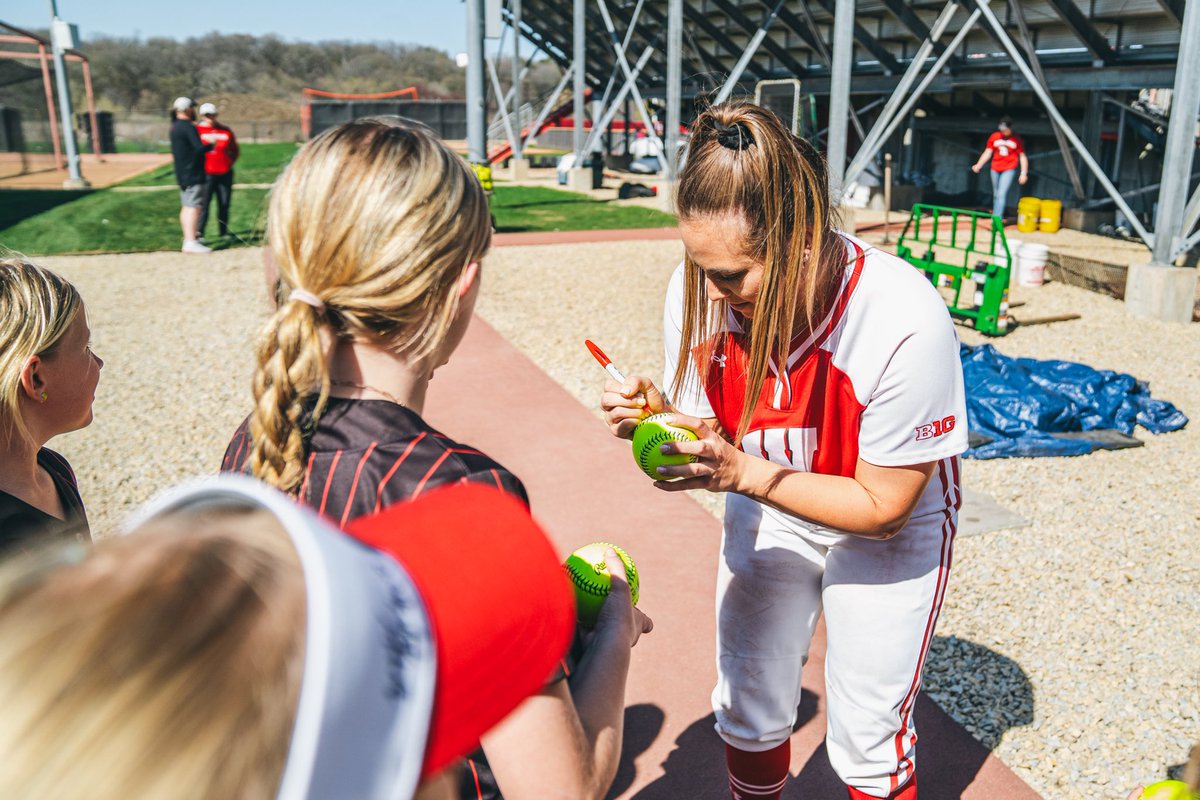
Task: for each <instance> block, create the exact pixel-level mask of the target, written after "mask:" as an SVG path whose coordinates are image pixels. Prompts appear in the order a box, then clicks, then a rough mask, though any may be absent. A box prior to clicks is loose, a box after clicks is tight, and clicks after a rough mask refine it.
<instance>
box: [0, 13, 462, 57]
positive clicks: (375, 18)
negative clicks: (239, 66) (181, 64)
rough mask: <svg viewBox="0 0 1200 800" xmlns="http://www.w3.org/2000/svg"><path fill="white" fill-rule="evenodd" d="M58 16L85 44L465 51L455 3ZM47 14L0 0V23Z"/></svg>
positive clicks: (42, 24) (36, 22)
mask: <svg viewBox="0 0 1200 800" xmlns="http://www.w3.org/2000/svg"><path fill="white" fill-rule="evenodd" d="M58 15H59V16H60V17H62V18H63V19H65V20H67V21H68V22H74V23H75V24H77V25H78V26H79V33H80V36H81V37H82V39H83V41H84V43H85V45H86V43H87V39H88V37H89V36H93V35H96V34H101V33H104V34H109V35H112V36H134V35H137V36H140V37H142V38H147V37H150V36H169V37H171V38H174V39H186V38H187V37H189V36H198V35H201V34H205V33H210V32H212V31H219V32H221V33H251V34H255V35H258V36H262V35H265V34H268V33H273V34H276V35H277V36H279V37H281V38H283V39H286V40H289V41H306V42H315V41H321V40H323V39H348V40H352V41H366V42H369V41H392V42H399V43H412V44H424V45H429V46H431V47H436V48H438V49H439V50H445V51H447V52H449V53H452V54H453V53H460V52H462V51H464V50H466V30H465V29H466V21H465V15H466V12H465V10H464V7H463V3H462V0H334V2H329V1H328V0H287V1H286V2H284V0H192V1H191V2H189V1H188V0H184V2H178V0H176V1H174V2H172V0H152V2H146V0H58ZM49 17H50V11H49V3H47V2H46V0H5V2H4V4H3V7H0V21H4V22H8V23H10V24H12V25H16V26H18V27H21V28H47V27H49ZM85 49H86V48H85Z"/></svg>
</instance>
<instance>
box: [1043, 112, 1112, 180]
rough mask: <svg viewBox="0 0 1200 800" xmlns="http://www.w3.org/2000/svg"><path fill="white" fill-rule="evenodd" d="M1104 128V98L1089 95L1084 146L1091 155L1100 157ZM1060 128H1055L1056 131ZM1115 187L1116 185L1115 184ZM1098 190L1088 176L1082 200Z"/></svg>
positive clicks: (1084, 120) (1084, 118) (1084, 113)
mask: <svg viewBox="0 0 1200 800" xmlns="http://www.w3.org/2000/svg"><path fill="white" fill-rule="evenodd" d="M1103 126H1104V97H1103V95H1101V94H1100V93H1099V92H1090V93H1088V96H1087V100H1086V101H1085V103H1084V109H1083V136H1082V137H1081V138H1082V140H1083V146H1084V147H1086V148H1087V150H1088V152H1089V153H1094V154H1096V155H1097V156H1099V155H1100V141H1101V139H1100V136H1101V134H1102V133H1103V131H1102V130H1101V129H1102V128H1103ZM1057 130H1058V128H1057V127H1055V131H1057ZM1114 185H1115V184H1114ZM1095 188H1096V181H1095V179H1094V178H1093V177H1092V176H1090V175H1089V176H1088V179H1087V183H1086V184H1085V186H1084V190H1083V191H1084V194H1083V195H1081V199H1082V198H1086V197H1091V196H1092V193H1093V191H1094V190H1095Z"/></svg>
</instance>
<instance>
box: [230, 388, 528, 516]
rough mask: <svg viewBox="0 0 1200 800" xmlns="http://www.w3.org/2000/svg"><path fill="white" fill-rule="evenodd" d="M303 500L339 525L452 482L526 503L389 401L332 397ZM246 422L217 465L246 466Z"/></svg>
mask: <svg viewBox="0 0 1200 800" xmlns="http://www.w3.org/2000/svg"><path fill="white" fill-rule="evenodd" d="M306 445H307V447H306V448H305V456H304V457H305V468H304V479H303V482H302V483H301V485H300V493H299V498H300V500H301V501H302V502H303V503H304V504H305V505H307V506H310V507H312V508H314V509H316V510H317V511H318V512H320V513H321V514H322V515H323V516H325V517H327V518H328V519H330V520H331V521H333V522H334V523H335V524H337V525H339V526H342V525H345V524H346V523H347V522H349V521H350V520H352V519H354V518H356V517H361V516H362V515H364V514H372V513H375V512H376V511H379V510H380V509H382V508H384V507H386V506H390V505H392V504H393V503H400V502H403V501H405V500H412V499H414V498H416V497H419V496H420V495H421V494H422V493H423V492H427V491H429V490H431V489H434V488H437V487H439V486H446V485H448V484H453V483H464V482H471V483H485V484H488V485H489V486H496V487H498V488H500V489H502V490H503V491H506V492H508V493H509V494H511V495H513V496H515V497H518V498H520V500H521V502H523V503H525V505H527V506H528V505H529V497H528V495H526V493H525V487H524V486H523V485H522V484H521V481H520V480H519V479H518V478H517V476H515V475H513V474H512V473H511V472H509V471H508V470H506V469H505V468H504V467H502V466H500V464H498V463H497V462H495V461H493V460H492V459H491V458H489V457H488V456H487V455H485V454H483V453H481V452H480V451H479V450H476V449H475V448H473V447H469V446H467V445H464V444H460V443H458V442H456V441H454V440H453V439H451V438H450V437H449V436H446V435H445V434H444V433H441V432H439V431H437V430H435V429H434V428H433V427H431V426H430V425H429V423H427V422H425V420H424V419H422V418H421V416H420V415H419V414H417V413H416V412H414V411H412V410H410V409H408V408H405V407H404V406H400V405H396V404H395V403H392V402H390V401H387V400H349V399H345V398H340V397H331V398H329V402H328V405H327V406H326V407H325V412H324V413H323V414H321V417H320V419H319V420H318V421H317V425H316V429H315V430H314V431H313V433H312V435H311V436H310V437H309V438H308V440H307V442H306ZM250 450H251V446H250V421H249V419H246V420H245V421H243V422H242V424H241V425H240V426H238V429H237V432H236V433H235V434H234V435H233V440H232V441H231V442H230V443H229V447H228V448H227V449H226V450H225V459H224V460H223V461H222V462H221V471H222V472H248V471H249V461H248V458H249V455H250Z"/></svg>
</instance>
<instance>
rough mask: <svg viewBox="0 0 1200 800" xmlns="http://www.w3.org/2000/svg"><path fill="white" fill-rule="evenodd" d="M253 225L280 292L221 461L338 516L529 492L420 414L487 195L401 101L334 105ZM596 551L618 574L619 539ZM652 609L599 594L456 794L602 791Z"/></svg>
mask: <svg viewBox="0 0 1200 800" xmlns="http://www.w3.org/2000/svg"><path fill="white" fill-rule="evenodd" d="M267 235H268V240H269V246H268V248H267V249H266V251H265V256H264V257H265V259H266V261H267V272H268V284H269V285H270V287H271V290H272V294H273V296H274V299H275V303H276V309H275V312H274V314H273V315H272V317H271V318H270V320H269V321H268V322H267V324H266V327H265V328H264V329H263V332H262V334H261V337H260V341H259V347H258V364H257V368H256V370H255V375H254V400H255V407H254V410H253V412H252V413H251V414H250V416H249V417H248V418H247V419H246V421H245V422H243V423H242V425H241V427H240V428H239V429H238V431H237V432H236V433H235V434H234V437H233V440H232V441H231V442H230V444H229V447H228V449H227V450H226V453H225V460H224V462H223V464H222V469H223V470H227V471H235V472H237V471H242V472H248V473H250V474H252V475H254V476H255V477H258V478H260V479H261V480H263V481H265V482H266V483H268V484H270V485H272V486H275V487H276V488H279V489H281V490H283V491H285V492H287V493H289V494H292V495H294V496H295V497H296V498H297V499H298V500H299V501H300V502H302V503H304V504H306V505H309V506H311V507H313V508H315V509H316V510H317V511H318V512H320V513H321V514H323V515H324V516H326V517H328V518H330V519H331V520H332V521H334V522H335V523H337V524H339V525H345V524H346V523H347V522H349V521H350V520H353V519H355V518H357V517H360V516H362V515H364V514H368V513H373V512H376V511H378V510H379V509H381V508H383V507H387V506H390V505H392V504H395V503H400V502H403V501H407V500H411V499H414V498H417V497H419V496H421V495H423V494H424V493H426V492H429V491H431V490H433V489H434V488H436V487H438V486H443V485H446V484H454V483H463V482H471V483H483V484H488V485H492V486H495V487H498V488H500V489H502V490H504V491H507V492H508V493H509V494H512V495H515V496H516V497H518V498H520V499H521V501H522V502H524V503H525V504H526V505H528V498H527V497H526V493H525V488H524V486H523V485H522V484H521V482H520V481H519V480H518V479H517V477H516V476H514V475H513V474H512V473H511V472H509V471H508V470H506V469H505V468H504V467H503V466H501V465H500V464H498V463H496V462H495V461H493V460H492V459H491V458H489V457H488V456H486V455H485V454H483V453H481V452H480V451H479V450H477V449H475V448H473V447H470V446H468V445H464V444H461V443H459V442H456V441H454V440H453V439H451V438H450V437H448V436H446V435H445V434H443V433H441V432H440V431H437V430H435V429H434V428H433V427H432V426H430V425H429V424H428V423H427V422H426V421H425V420H424V419H423V417H422V413H423V411H424V408H425V392H426V388H427V387H428V385H429V381H430V379H431V377H432V376H433V373H434V370H436V369H437V368H438V367H440V366H442V365H443V364H445V363H446V362H447V361H448V360H449V359H450V357H451V354H452V353H453V352H454V350H455V348H456V347H457V346H458V345H459V343H460V342H461V341H462V338H463V335H464V333H465V332H466V328H467V325H468V323H469V322H470V319H471V313H472V310H473V308H474V305H475V298H476V296H477V295H478V292H479V285H480V274H481V267H480V262H481V260H482V259H483V257H484V255H485V254H486V252H487V250H488V248H489V246H490V245H491V238H492V225H491V214H490V211H489V208H488V202H487V196H486V195H485V193H484V190H483V188H482V187H481V186H480V184H479V180H478V179H477V178H476V177H475V175H474V174H473V173H472V172H471V170H470V168H469V167H468V166H467V165H466V163H465V162H464V161H463V160H462V159H461V158H459V157H458V156H457V155H456V154H455V153H454V152H452V151H451V150H450V149H449V148H447V147H446V146H445V145H444V144H443V143H442V142H441V141H439V140H438V139H437V137H436V136H434V135H433V134H432V133H431V132H429V131H428V130H426V129H424V128H422V127H419V126H417V125H415V124H413V123H408V122H404V121H402V120H400V119H399V118H373V119H360V120H356V121H353V122H348V123H345V124H343V125H340V126H338V127H336V128H333V129H331V130H329V131H327V132H325V133H323V134H321V135H320V136H318V137H317V138H315V139H313V140H312V141H311V142H309V143H308V144H307V145H305V146H304V147H303V148H302V149H301V150H300V152H299V153H297V154H296V157H295V158H294V159H292V161H291V163H290V164H289V165H288V167H287V169H286V170H285V171H284V172H283V174H282V175H281V176H280V178H279V180H278V181H277V183H276V184H275V186H274V188H273V189H272V191H271V202H270V209H269V211H268V220H267ZM496 544H497V546H498V547H500V548H503V547H504V542H502V541H499V542H497V543H496ZM610 563H611V565H612V566H610V571H611V570H612V569H615V570H617V573H615V574H619V575H620V576H622V580H620V581H617V582H616V583H618V584H620V585H624V584H623V576H624V571H623V570H624V568H623V566H622V565H621V562H620V559H619V558H617V556H616V554H615V553H613V554H611V559H610ZM651 627H652V623H651V622H650V620H649V618H648V617H646V616H645V615H644V614H642V613H641V612H640V611H638V610H637V609H635V608H634V607H633V604H632V602H631V600H630V596H629V591H628V588H627V585H626V589H625V591H621V590H617V591H614V592H613V593H612V594H610V597H609V600H608V601H607V602H606V603H605V605H604V608H603V610H602V612H601V618H600V620H599V621H598V623H597V626H596V632H595V635H594V636H593V637H592V638H591V640H590V642H589V644H588V646H587V648H586V649H585V650H584V652H583V654H582V656H581V657H580V660H579V663H578V664H577V665H574V669H570V668H569V667H568V666H566V665H564V667H563V668H562V669H561V670H559V672H558V673H557V674H556V675H555V676H550V677H551V679H550V681H549V682H548V683H547V684H546V686H544V687H543V688H542V690H541V691H540V692H539V693H538V694H536V695H534V696H533V697H531V698H530V699H529V700H527V701H526V702H525V703H524V704H523V705H521V706H520V707H518V708H517V710H516V711H515V712H513V714H512V715H511V716H510V717H509V718H508V719H507V720H506V721H505V722H503V723H502V724H500V725H499V726H497V727H496V728H495V729H493V730H492V731H491V732H490V733H489V734H488V735H487V736H486V737H485V738H484V741H483V750H482V751H479V752H477V753H476V754H475V755H473V756H472V757H471V758H470V759H468V769H467V770H466V771H465V773H464V779H463V782H462V786H461V792H460V796H461V797H464V798H478V800H483V799H484V798H497V797H500V796H501V791H503V796H504V797H507V798H509V800H521V799H522V798H544V797H572V798H576V797H577V798H592V797H596V798H599V797H603V796H604V794H605V792H607V790H608V786H609V784H611V783H612V780H613V778H614V776H615V775H616V769H617V763H618V760H619V757H620V749H621V734H622V729H623V720H624V716H623V703H622V702H621V698H623V697H624V695H625V679H626V675H627V673H628V670H629V663H630V648H631V647H632V646H633V645H634V644H635V643H636V642H637V640H638V637H639V636H640V635H641V634H642V633H646V632H648V631H649V630H650V628H651ZM568 672H569V673H570V677H569V682H568V679H567V674H568ZM484 752H486V758H485V757H484V756H483V753H484ZM530 753H537V754H538V758H537V761H536V763H534V762H532V761H531V759H530V758H529V754H530Z"/></svg>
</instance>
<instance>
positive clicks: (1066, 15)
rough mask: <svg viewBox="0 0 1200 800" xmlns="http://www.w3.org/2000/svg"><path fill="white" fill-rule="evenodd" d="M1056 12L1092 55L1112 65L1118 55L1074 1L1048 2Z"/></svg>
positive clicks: (1053, 0)
mask: <svg viewBox="0 0 1200 800" xmlns="http://www.w3.org/2000/svg"><path fill="white" fill-rule="evenodd" d="M1047 1H1048V2H1049V3H1050V6H1051V7H1052V8H1053V9H1054V10H1055V12H1056V13H1057V14H1058V16H1060V17H1061V18H1062V21H1063V22H1065V23H1067V27H1068V28H1070V29H1071V32H1072V33H1074V34H1075V35H1076V36H1077V37H1079V40H1080V41H1081V42H1083V44H1084V45H1085V46H1086V47H1087V49H1088V50H1089V51H1091V53H1092V55H1094V56H1095V57H1096V58H1098V59H1100V60H1101V61H1103V62H1104V63H1105V64H1109V63H1112V60H1113V58H1115V57H1116V53H1114V52H1113V49H1112V46H1111V45H1109V43H1108V40H1107V39H1105V38H1104V37H1103V36H1101V35H1100V31H1098V30H1096V28H1095V26H1094V25H1092V22H1091V20H1089V19H1088V18H1087V17H1085V16H1084V15H1083V12H1082V11H1080V10H1079V6H1077V5H1075V3H1074V0H1047Z"/></svg>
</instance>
